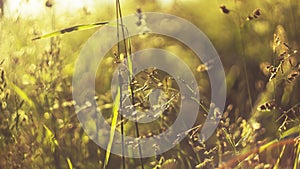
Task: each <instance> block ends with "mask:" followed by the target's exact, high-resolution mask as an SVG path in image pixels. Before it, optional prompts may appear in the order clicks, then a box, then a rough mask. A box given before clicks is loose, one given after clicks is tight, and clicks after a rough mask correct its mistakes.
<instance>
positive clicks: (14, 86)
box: [6, 79, 36, 109]
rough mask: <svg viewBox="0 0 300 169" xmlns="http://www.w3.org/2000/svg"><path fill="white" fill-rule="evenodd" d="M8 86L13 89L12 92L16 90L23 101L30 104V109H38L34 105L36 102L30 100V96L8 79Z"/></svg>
mask: <svg viewBox="0 0 300 169" xmlns="http://www.w3.org/2000/svg"><path fill="white" fill-rule="evenodd" d="M6 82H7V85H8V86H9V87H11V88H12V90H14V91H15V92H16V93H17V94H18V95H19V96H20V98H21V99H22V100H24V101H25V102H27V103H28V104H29V106H30V107H32V108H34V109H36V106H35V104H34V102H33V101H32V100H31V99H30V98H29V96H28V95H27V94H26V93H25V92H24V91H23V90H22V89H21V88H19V87H18V86H16V85H15V84H14V83H12V82H11V81H9V80H8V79H6Z"/></svg>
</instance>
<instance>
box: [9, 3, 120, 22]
mask: <svg viewBox="0 0 300 169" xmlns="http://www.w3.org/2000/svg"><path fill="white" fill-rule="evenodd" d="M45 2H46V0H7V1H6V4H5V15H6V17H12V18H17V17H18V16H20V17H22V18H25V17H27V18H28V17H30V18H35V17H39V16H42V15H43V14H46V13H47V11H48V10H49V8H47V7H46V6H45ZM53 2H54V4H55V5H54V6H53V7H55V12H56V13H57V14H64V13H74V12H76V11H77V10H79V9H82V8H83V7H86V8H88V9H91V10H94V11H97V9H94V7H95V4H96V3H97V5H98V4H110V3H114V1H113V0H100V1H96V0H53Z"/></svg>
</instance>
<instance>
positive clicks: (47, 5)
mask: <svg viewBox="0 0 300 169" xmlns="http://www.w3.org/2000/svg"><path fill="white" fill-rule="evenodd" d="M45 5H46V7H49V8H51V7H52V6H53V1H52V0H48V1H46V3H45Z"/></svg>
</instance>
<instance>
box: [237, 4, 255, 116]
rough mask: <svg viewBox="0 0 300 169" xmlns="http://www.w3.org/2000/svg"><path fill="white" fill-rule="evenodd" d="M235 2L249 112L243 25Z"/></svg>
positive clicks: (249, 93) (249, 92)
mask: <svg viewBox="0 0 300 169" xmlns="http://www.w3.org/2000/svg"><path fill="white" fill-rule="evenodd" d="M234 2H235V6H236V7H235V8H236V11H237V12H236V13H237V17H238V31H239V35H240V42H241V48H242V51H241V55H242V62H243V69H244V73H245V80H246V85H247V93H248V97H249V101H250V106H251V107H250V111H252V107H253V103H252V97H251V91H250V85H249V77H248V73H247V63H246V50H245V41H244V38H243V32H242V28H243V24H242V22H241V16H240V13H239V12H238V10H237V2H236V1H234Z"/></svg>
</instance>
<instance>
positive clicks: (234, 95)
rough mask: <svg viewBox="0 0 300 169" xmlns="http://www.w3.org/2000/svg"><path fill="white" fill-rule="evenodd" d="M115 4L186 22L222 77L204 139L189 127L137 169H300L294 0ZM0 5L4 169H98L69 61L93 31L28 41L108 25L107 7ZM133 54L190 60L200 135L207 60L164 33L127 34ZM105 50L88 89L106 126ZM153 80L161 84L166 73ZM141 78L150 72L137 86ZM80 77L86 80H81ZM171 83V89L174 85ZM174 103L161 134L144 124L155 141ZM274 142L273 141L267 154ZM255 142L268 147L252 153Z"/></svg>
mask: <svg viewBox="0 0 300 169" xmlns="http://www.w3.org/2000/svg"><path fill="white" fill-rule="evenodd" d="M120 3H121V8H122V14H123V16H126V15H130V14H136V13H137V9H140V10H141V11H142V12H164V13H168V14H173V15H176V16H179V17H182V18H184V19H186V20H188V21H190V22H191V23H193V24H194V25H196V26H197V27H198V28H199V29H200V30H201V31H202V32H203V33H205V34H206V36H207V37H208V38H209V39H210V41H211V43H212V44H213V45H214V47H215V48H216V50H217V52H218V54H219V55H220V59H221V61H222V63H223V66H224V69H225V73H226V84H227V101H226V109H225V110H224V113H223V116H222V118H221V123H220V125H219V127H218V129H217V130H216V132H215V133H214V135H213V136H212V137H211V138H210V139H209V141H208V142H200V141H198V140H197V136H198V135H197V133H198V132H199V131H198V130H192V132H189V134H188V136H187V137H186V138H185V139H184V140H183V141H182V142H181V143H180V144H178V145H177V146H175V147H174V148H173V149H172V150H170V151H168V152H166V153H164V154H162V155H160V156H156V157H153V158H147V159H144V161H143V163H144V164H143V165H144V167H145V168H164V169H170V168H176V169H177V168H182V169H184V168H221V167H222V165H224V166H225V165H228V166H227V168H234V167H236V168H243V167H250V168H255V167H257V166H259V167H262V168H264V167H265V168H268V167H269V168H273V167H279V168H280V167H281V168H286V166H291V167H287V168H292V167H294V168H299V152H300V146H299V143H297V144H296V143H294V140H297V139H295V138H297V137H299V129H297V128H299V111H300V108H299V103H300V96H299V93H300V82H299V79H298V75H299V74H300V73H299V71H300V70H299V69H300V68H299V65H298V64H299V54H298V51H297V50H299V43H300V33H299V28H300V25H299V22H298V20H299V19H300V9H299V5H300V4H299V2H298V1H297V0H287V1H286V0H211V1H204V0H147V1H146V0H126V1H125V0H121V1H120ZM0 8H1V12H0V40H1V42H0V71H1V72H0V73H1V80H0V82H1V83H0V89H1V90H0V91H1V93H0V148H1V150H2V151H1V152H0V158H1V159H2V160H1V161H0V168H76V169H80V168H81V169H84V168H100V167H102V166H103V161H104V158H105V150H103V149H101V148H99V147H98V146H97V145H96V144H95V143H94V142H93V141H91V140H90V139H89V137H88V136H87V135H86V134H85V132H84V131H83V129H82V128H81V125H80V123H79V122H78V120H77V118H76V113H75V110H74V106H75V105H74V104H75V103H74V102H73V101H72V76H73V70H74V64H75V61H76V59H77V57H78V55H79V53H80V49H81V48H82V46H83V44H84V43H85V42H86V41H87V40H88V38H89V37H90V36H91V35H92V34H93V33H94V32H95V31H97V29H98V28H93V29H88V30H83V31H74V32H71V33H68V34H64V35H58V36H56V37H52V38H45V39H40V40H35V41H32V39H33V38H35V37H38V36H42V35H44V34H47V33H51V32H54V31H57V30H61V29H65V28H68V27H71V26H74V25H83V24H90V23H95V22H100V21H111V20H115V18H116V12H115V11H116V9H115V2H114V1H112V0H100V1H95V0H77V1H71V0H64V1H58V0H48V1H46V0H14V1H13V0H0ZM145 22H146V23H147V18H145ZM171 26H172V25H170V27H171ZM132 47H133V50H134V51H138V50H141V49H144V48H149V47H156V48H161V49H165V50H169V51H172V52H174V53H176V54H177V55H178V56H179V57H180V58H181V59H182V60H184V61H185V62H186V63H187V65H188V66H189V67H190V69H191V70H192V71H193V73H194V75H195V78H196V80H197V82H198V87H199V92H200V96H201V100H200V102H201V105H202V106H203V107H204V109H199V116H198V118H197V122H196V124H195V127H196V129H197V127H199V125H200V126H201V124H202V123H203V119H205V116H206V112H205V108H209V105H210V84H209V79H208V77H207V72H206V70H207V69H209V65H210V63H201V61H200V60H199V59H197V57H196V56H195V55H194V53H193V52H192V51H191V50H189V49H188V48H187V47H186V46H185V45H183V44H181V43H179V42H177V41H176V40H174V39H171V38H168V37H163V36H158V35H146V36H137V37H133V38H132ZM113 52H114V51H113V50H112V51H111V52H110V53H108V54H107V56H106V58H105V60H104V61H103V63H101V64H102V65H101V67H105V69H99V70H98V72H97V79H96V84H97V85H99V86H103V87H102V88H98V89H96V91H97V94H98V97H99V98H98V99H97V103H98V104H99V105H100V107H101V109H102V108H103V113H104V114H106V116H107V120H108V121H110V120H111V116H110V113H111V107H112V106H111V104H112V100H111V95H110V89H109V87H110V79H111V75H112V73H113V72H114V70H115V68H116V63H115V61H114V54H113ZM272 68H273V69H272ZM149 71H150V70H149ZM159 74H160V76H159V79H160V80H161V81H163V79H165V78H166V77H168V76H169V75H168V74H166V73H164V72H160V73H159ZM143 76H146V75H145V74H144V75H143V74H140V75H139V77H138V78H139V79H143ZM83 80H86V81H87V82H91V81H90V79H89V77H84V79H83ZM168 83H169V82H166V84H163V85H168ZM170 83H171V82H170ZM171 86H172V85H171ZM173 87H174V88H175V89H176V84H173ZM177 88H178V87H177ZM179 103H180V101H178V102H175V103H174V105H173V106H171V107H172V108H171V109H170V110H169V112H167V113H166V114H163V115H162V117H161V119H163V121H166V124H165V125H166V126H163V125H162V126H160V125H157V126H156V127H155V128H151V126H142V127H141V133H143V135H145V136H146V135H147V134H149V135H151V133H152V134H153V133H156V132H158V133H159V132H161V131H162V130H163V128H164V127H168V125H170V124H171V123H172V122H173V121H174V118H176V117H173V116H172V113H175V114H176V110H177V109H178V104H179ZM170 114H171V115H170ZM158 124H161V123H158ZM91 126H96V124H91ZM126 130H127V132H128V133H134V130H135V128H134V127H133V124H130V123H129V124H127V127H126ZM274 140H276V142H279V143H278V144H272V146H271V147H268V146H270V145H268V143H273V142H272V141H274ZM281 140H285V142H284V143H282V142H281ZM290 140H292V141H290ZM262 145H268V146H266V147H268V148H270V149H268V151H267V150H265V149H259V147H260V146H262ZM258 150H259V151H258ZM243 154H247V156H246V157H247V159H246V157H245V156H242V155H243ZM289 155H290V158H289ZM287 159H290V160H287ZM121 163H122V160H121V158H120V157H118V156H114V155H112V156H111V158H110V162H109V164H108V166H107V168H121ZM126 167H127V168H142V164H141V162H140V160H139V159H126Z"/></svg>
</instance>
